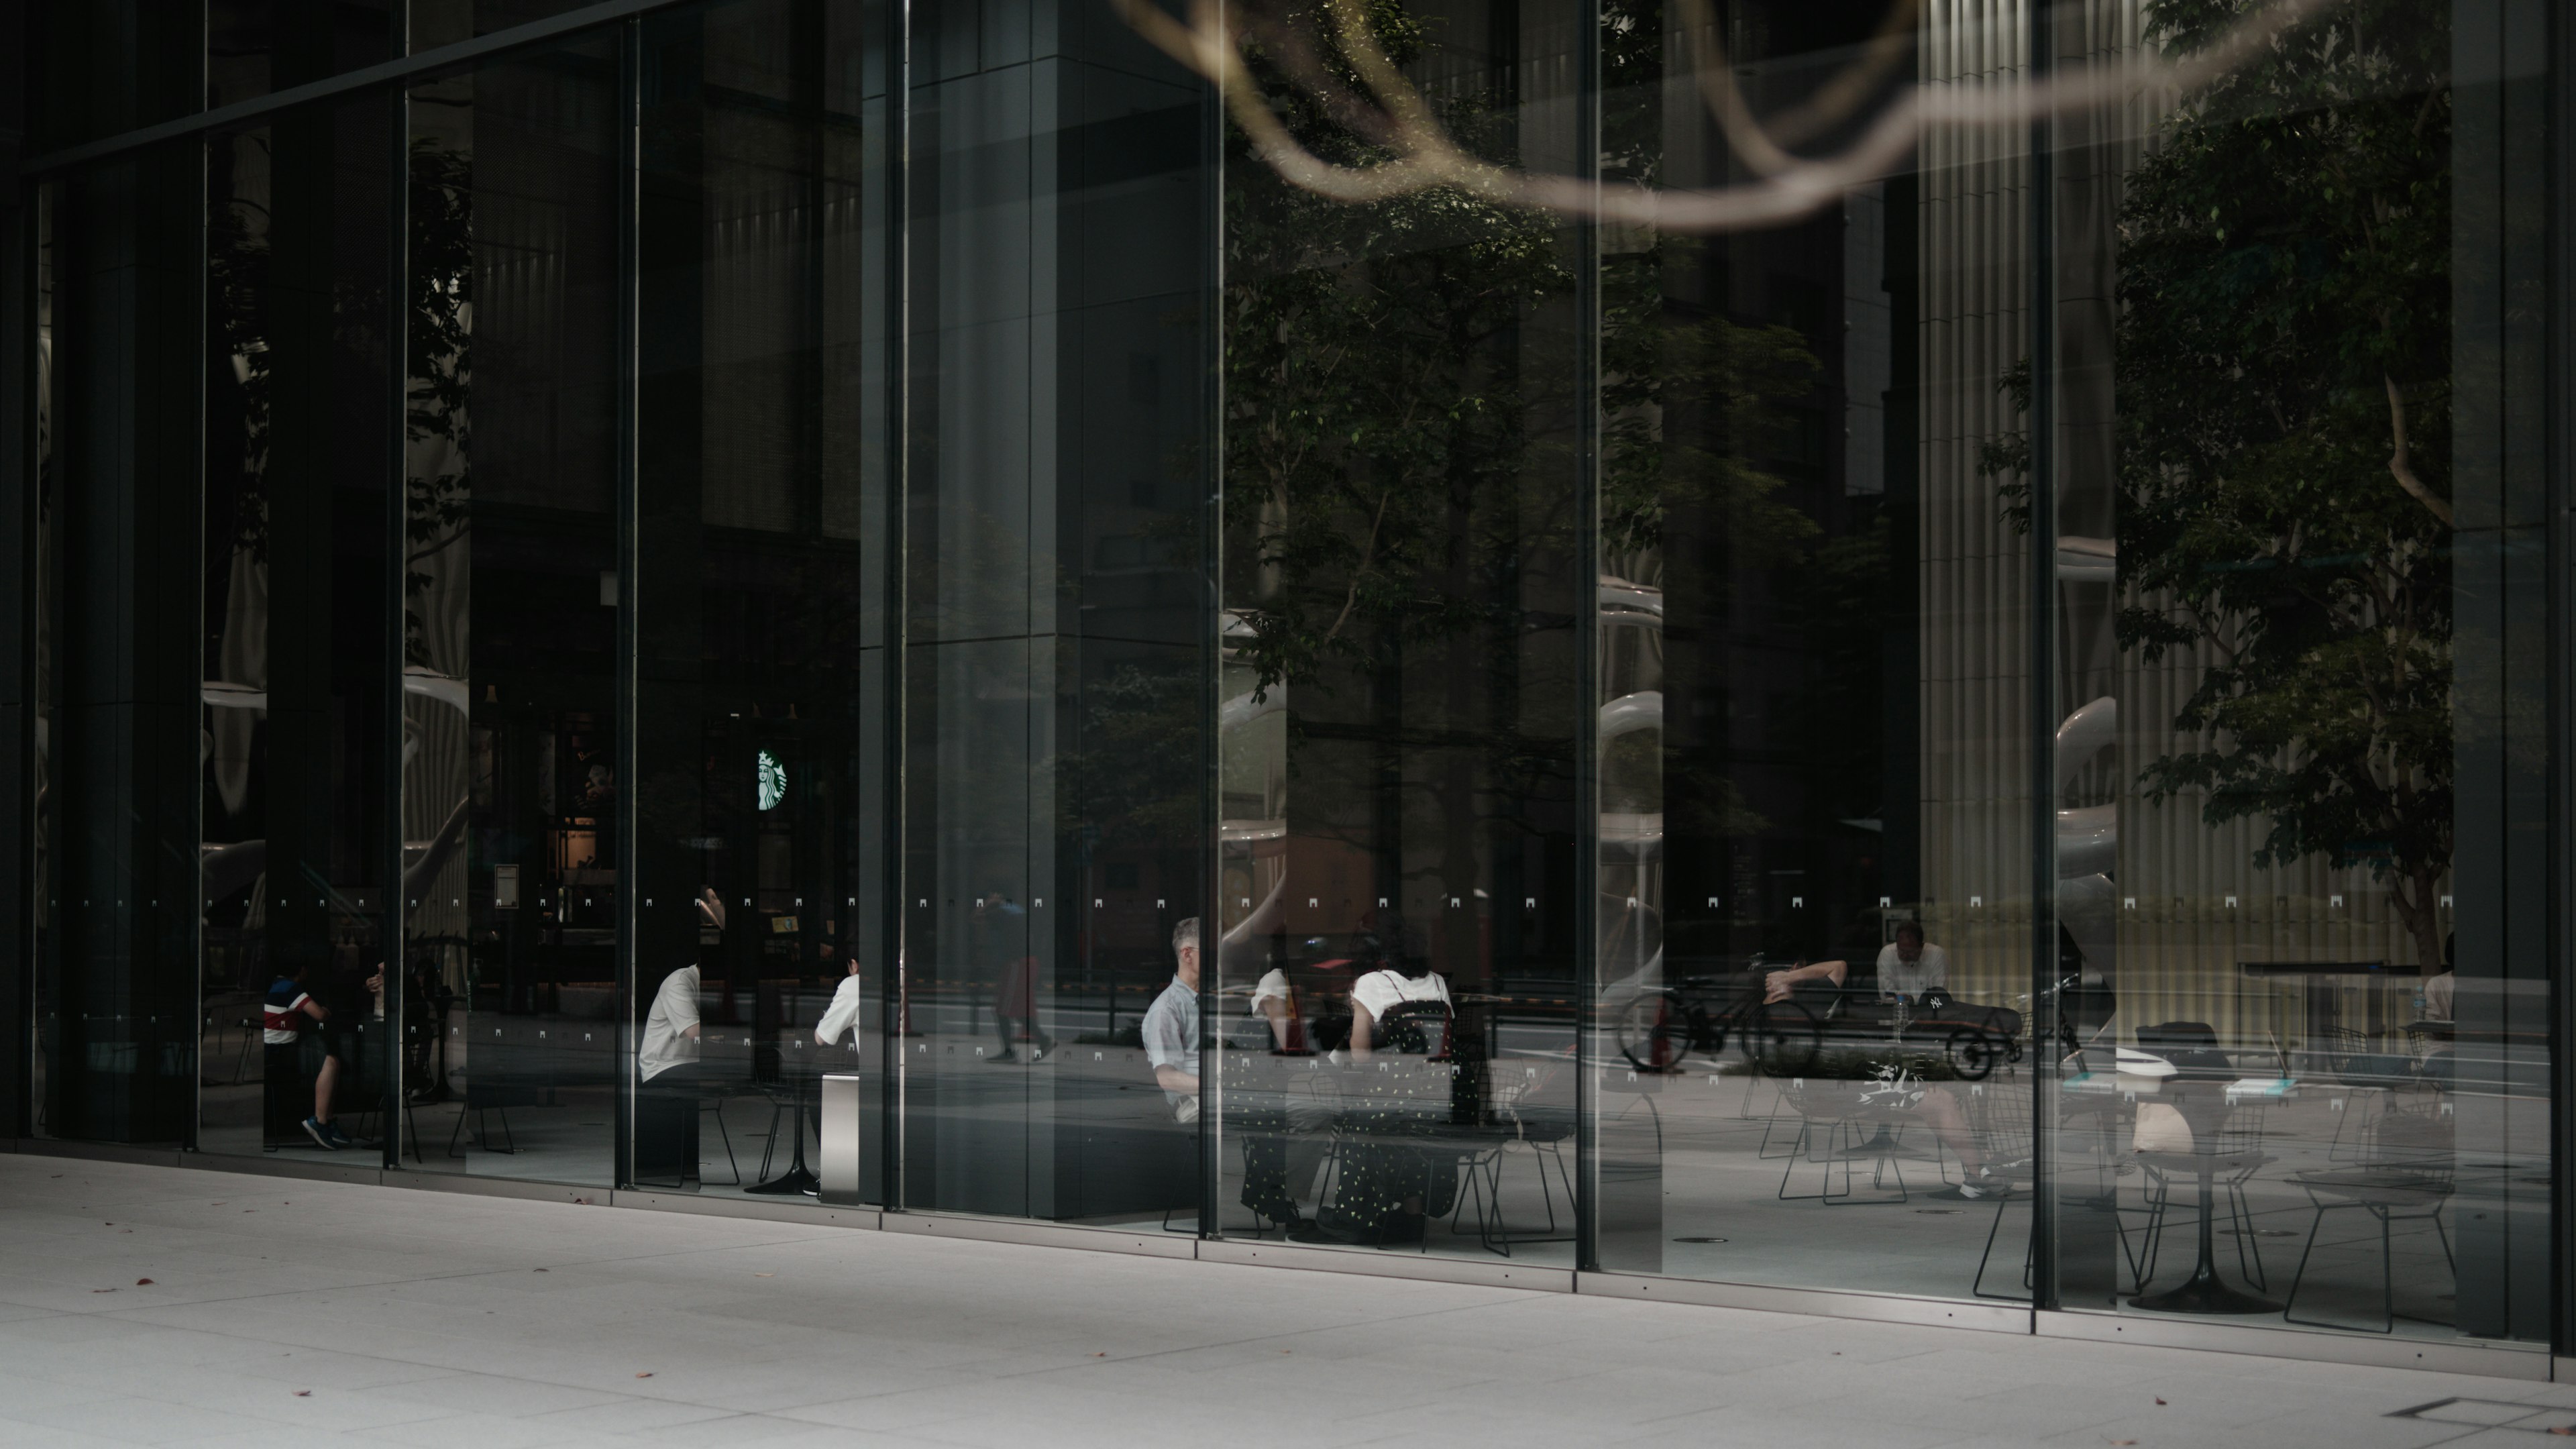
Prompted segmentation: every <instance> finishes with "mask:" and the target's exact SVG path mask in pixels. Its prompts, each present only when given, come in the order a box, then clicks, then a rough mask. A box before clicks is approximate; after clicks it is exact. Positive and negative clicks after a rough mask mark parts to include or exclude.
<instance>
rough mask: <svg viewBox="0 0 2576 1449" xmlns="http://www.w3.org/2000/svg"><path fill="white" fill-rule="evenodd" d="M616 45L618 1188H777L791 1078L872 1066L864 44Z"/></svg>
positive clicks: (833, 29)
mask: <svg viewBox="0 0 2576 1449" xmlns="http://www.w3.org/2000/svg"><path fill="white" fill-rule="evenodd" d="M642 38H643V56H644V69H643V84H644V95H643V107H644V109H643V135H642V138H641V141H642V144H641V155H642V157H643V162H644V166H643V175H642V186H643V209H642V213H641V216H640V218H639V226H640V231H639V236H638V255H639V258H640V261H641V268H642V271H641V287H642V295H641V303H642V306H641V316H642V319H643V331H642V336H641V339H640V356H641V359H642V375H641V380H640V384H639V394H638V396H639V401H640V404H641V408H640V413H639V421H640V433H639V442H640V445H641V451H640V459H641V462H640V467H639V472H638V477H637V489H638V507H637V524H636V529H637V532H636V555H637V561H636V572H637V580H636V588H635V596H636V597H635V600H634V608H635V610H636V633H637V638H638V641H639V648H640V651H641V653H640V658H639V659H638V661H637V669H638V678H639V685H638V689H639V709H640V714H639V716H638V719H637V742H636V749H637V761H638V763H637V778H638V783H639V789H640V791H641V798H640V800H639V805H638V808H639V814H638V816H637V819H636V850H637V868H638V871H639V872H640V875H639V877H638V884H637V886H636V887H635V888H636V890H637V891H638V892H639V893H640V896H641V899H640V901H639V902H638V912H637V918H638V920H639V921H640V922H641V927H640V933H639V935H638V938H637V942H636V998H635V999H636V1010H637V1013H638V1019H639V1020H640V1022H641V1023H642V1036H641V1056H640V1057H639V1059H638V1061H637V1063H636V1073H637V1087H636V1092H637V1095H636V1118H635V1122H636V1128H635V1132H636V1135H635V1148H634V1158H633V1163H632V1169H631V1172H630V1175H629V1180H630V1181H633V1182H634V1183H636V1184H637V1185H639V1186H645V1187H664V1188H672V1187H687V1188H692V1189H695V1188H700V1187H703V1188H705V1189H708V1190H728V1191H733V1190H738V1191H742V1192H747V1193H755V1194H764V1195H772V1196H785V1197H789V1198H791V1199H793V1198H797V1197H799V1196H800V1195H801V1194H803V1193H805V1192H807V1191H808V1190H810V1189H814V1188H816V1187H818V1186H819V1185H820V1184H819V1182H818V1179H817V1168H818V1165H819V1164H818V1162H817V1159H816V1157H815V1153H814V1150H813V1148H812V1147H811V1146H809V1143H811V1142H812V1140H813V1138H814V1134H815V1131H816V1127H817V1123H818V1114H817V1107H818V1103H819V1091H818V1083H817V1078H818V1076H819V1075H820V1074H821V1073H823V1072H825V1071H827V1070H828V1071H833V1072H838V1073H857V1072H860V1071H861V1070H862V1069H863V1068H864V1069H865V1070H866V1071H867V1073H868V1075H869V1078H870V1080H871V1083H873V1080H874V1078H875V1077H876V1075H877V1073H878V1070H879V1068H880V1067H881V1066H882V1063H881V1061H880V1059H879V1057H878V1053H879V1052H880V1051H881V1050H882V1049H883V1048H882V1042H883V1037H882V1035H881V1028H882V996H883V991H884V985H885V980H886V977H885V973H884V972H883V971H882V970H881V969H879V966H880V963H878V962H877V961H876V960H875V957H876V954H877V948H878V937H877V935H876V933H875V932H874V931H873V930H872V929H871V924H872V919H873V917H874V914H875V911H876V910H877V909H878V906H879V902H878V901H877V899H876V897H877V895H878V888H877V885H876V881H875V879H874V877H873V876H872V875H871V874H870V869H871V868H872V867H874V866H875V865H876V864H877V863H878V860H879V856H878V854H877V852H876V851H875V850H874V849H872V848H871V847H873V846H874V844H875V842H874V840H873V838H872V835H871V832H873V831H874V830H876V829H878V828H880V826H881V823H882V821H883V820H884V818H885V809H884V803H883V801H882V800H881V799H880V790H879V779H878V776H877V775H876V774H874V773H873V772H872V762H873V760H874V759H875V756H874V753H873V746H874V743H875V740H874V736H875V732H876V729H877V727H878V725H879V720H880V716H879V714H878V710H879V709H880V705H879V704H878V695H877V690H878V689H879V688H881V687H882V686H881V683H880V681H879V680H878V678H877V675H876V669H877V667H878V660H879V659H880V658H881V655H880V654H879V653H878V652H877V651H876V650H874V649H863V647H862V643H863V640H865V641H867V642H871V643H876V642H881V639H880V637H879V636H880V634H881V628H882V626H881V624H880V621H879V620H878V618H877V605H878V603H879V601H881V600H882V598H883V596H884V590H883V587H882V579H883V575H882V573H881V569H882V568H883V561H882V554H881V553H880V552H879V551H877V548H876V543H877V540H878V539H879V538H880V537H881V535H882V529H881V527H880V521H881V520H882V518H883V517H884V507H885V500H884V495H883V493H882V491H881V486H882V478H883V469H882V467H881V466H880V464H881V460H882V459H883V458H884V457H885V450H884V443H883V437H884V435H883V431H882V417H881V415H880V414H879V412H878V411H877V410H876V409H873V408H871V407H870V406H869V403H870V402H871V400H872V394H873V393H874V392H875V391H876V390H877V389H879V388H881V386H882V376H881V373H880V371H879V369H878V367H877V366H875V365H874V362H873V356H872V354H871V353H870V352H869V351H868V350H867V349H866V348H865V347H864V346H863V341H864V339H863V337H862V319H863V318H866V317H868V316H869V315H870V314H872V313H873V312H874V311H875V310H876V308H875V307H874V305H873V301H874V298H875V297H876V296H880V295H882V294H881V293H878V292H874V291H872V290H871V288H872V287H873V286H875V285H879V284H881V282H882V277H881V274H880V273H879V272H878V271H877V270H876V268H875V267H874V266H872V265H870V264H869V251H868V247H867V245H866V242H867V239H868V237H870V236H872V235H880V234H881V233H868V232H863V231H862V223H863V221H865V220H867V216H866V209H865V207H864V206H863V192H862V181H863V167H864V166H865V162H866V156H865V152H864V149H863V145H862V141H863V132H862V129H861V125H860V116H859V104H860V97H859V94H858V91H857V88H856V85H857V80H858V76H859V65H858V61H859V55H860V47H861V45H862V43H863V40H864V36H863V35H862V33H861V31H860V27H859V7H858V6H856V5H848V4H830V5H827V4H824V3H822V0H745V3H741V4H734V5H725V6H717V7H711V8H708V9H705V10H699V11H690V12H684V13H681V14H678V15H674V16H669V17H657V18H655V19H652V20H649V21H647V22H646V23H645V25H644V28H643V37H642ZM863 740H864V741H865V743H866V744H867V745H868V746H869V747H870V748H869V749H868V750H867V751H866V752H864V753H863V750H862V743H863ZM863 897H864V898H865V900H864V904H865V907H866V909H865V910H864V911H863V910H862V904H863V899H862V898H863ZM862 1052H864V1054H865V1060H864V1062H863V1061H862ZM863 1135H865V1136H866V1137H867V1138H868V1141H869V1144H870V1145H871V1146H873V1145H874V1135H873V1130H870V1131H869V1132H867V1133H865V1134H863ZM755 1145H756V1146H757V1148H758V1150H757V1151H756V1152H755V1151H754V1150H753V1149H754V1147H755ZM875 1158H876V1154H874V1153H868V1154H865V1155H863V1158H862V1160H863V1161H866V1162H869V1163H870V1164H873V1162H874V1160H875ZM870 1186H871V1187H873V1186H874V1184H873V1183H871V1184H870ZM880 1190H881V1189H880Z"/></svg>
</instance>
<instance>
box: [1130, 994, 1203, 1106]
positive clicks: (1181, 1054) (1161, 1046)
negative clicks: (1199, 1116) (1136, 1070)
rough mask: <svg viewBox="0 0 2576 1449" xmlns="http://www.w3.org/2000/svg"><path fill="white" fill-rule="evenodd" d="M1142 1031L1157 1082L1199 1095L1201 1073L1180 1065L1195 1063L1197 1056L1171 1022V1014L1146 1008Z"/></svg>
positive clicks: (1172, 1088)
mask: <svg viewBox="0 0 2576 1449" xmlns="http://www.w3.org/2000/svg"><path fill="white" fill-rule="evenodd" d="M1140 1035H1142V1036H1143V1037H1144V1039H1145V1060H1147V1061H1149V1062H1151V1063H1153V1065H1154V1085H1155V1086H1158V1087H1160V1088H1162V1089H1163V1090H1164V1091H1166V1092H1177V1093H1179V1094H1181V1095H1183V1096H1196V1095H1198V1090H1199V1074H1198V1073H1196V1072H1193V1071H1188V1070H1185V1069H1184V1068H1183V1067H1182V1066H1181V1063H1183V1062H1188V1063H1190V1064H1191V1065H1193V1066H1195V1065H1197V1063H1198V1058H1197V1056H1196V1055H1195V1054H1193V1053H1192V1052H1191V1051H1190V1049H1189V1043H1188V1042H1187V1041H1185V1040H1183V1039H1182V1036H1181V1034H1180V1032H1179V1031H1177V1030H1175V1029H1174V1028H1173V1027H1172V1026H1171V1025H1170V1018H1168V1017H1166V1016H1164V1015H1162V1014H1161V1013H1160V1012H1159V1011H1151V1010H1149V1011H1147V1012H1146V1013H1145V1024H1144V1026H1143V1027H1142V1028H1141V1030H1140Z"/></svg>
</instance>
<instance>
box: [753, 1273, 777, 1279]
mask: <svg viewBox="0 0 2576 1449" xmlns="http://www.w3.org/2000/svg"><path fill="white" fill-rule="evenodd" d="M751 1276H753V1277H754V1278H775V1277H777V1276H778V1275H777V1274H775V1273H754V1274H752V1275H751Z"/></svg>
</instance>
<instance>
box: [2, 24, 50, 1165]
mask: <svg viewBox="0 0 2576 1449" xmlns="http://www.w3.org/2000/svg"><path fill="white" fill-rule="evenodd" d="M20 33H22V34H23V33H24V30H23V23H22V30H21V32H20ZM27 86H28V76H27V73H26V60H25V55H24V48H23V47H13V48H12V50H11V53H9V54H8V55H6V56H0V95H7V96H13V97H17V98H20V100H21V101H23V99H24V97H25V95H26V91H27ZM17 121H18V118H17V117H15V116H0V127H9V128H14V127H15V126H16V125H17ZM37 191H38V187H37V186H36V185H33V184H28V185H23V186H22V185H21V184H19V183H18V182H17V179H16V178H15V177H12V178H10V182H9V184H8V185H7V186H6V189H5V190H0V339H6V341H5V343H0V345H5V347H6V349H7V350H6V352H5V353H0V458H16V459H17V460H18V462H17V464H16V465H15V466H14V467H9V468H0V475H6V476H14V477H15V478H16V479H17V480H18V482H17V484H16V486H15V488H14V489H13V490H11V491H10V492H9V513H8V517H9V518H10V519H11V521H12V524H13V527H12V532H13V534H14V535H15V540H16V541H15V545H14V547H13V549H12V551H11V553H10V554H9V558H8V563H7V565H6V568H7V570H8V573H7V575H6V577H7V578H8V583H9V590H8V595H7V597H6V599H5V601H0V620H5V624H0V627H5V628H6V629H7V634H6V639H7V641H8V642H7V643H5V644H0V653H5V656H6V667H7V669H8V677H7V681H6V683H5V684H0V701H5V702H6V706H5V713H0V752H5V753H0V760H5V761H6V764H5V766H0V768H5V770H6V771H7V773H6V775H5V777H0V816H5V818H7V819H9V820H11V821H13V822H15V824H14V825H12V826H11V827H10V829H9V833H8V836H7V839H6V842H5V843H0V861H5V866H0V892H5V895H0V920H5V921H6V923H7V924H6V927H5V931H0V941H6V942H9V943H10V944H11V946H12V947H13V948H14V949H12V951H11V954H12V956H13V957H14V958H15V959H16V960H17V961H19V962H21V963H24V964H23V967H22V969H20V970H17V971H15V972H12V973H9V974H8V975H7V977H6V979H5V980H0V1133H6V1134H7V1135H9V1136H11V1137H23V1136H26V1135H27V1125H28V1122H29V1120H30V1118H31V1116H32V1114H31V1113H30V1112H29V1110H28V1102H27V1097H28V1092H27V1088H28V1087H29V1086H30V1085H31V1084H32V1083H33V1081H34V1076H33V1074H32V1073H31V1072H30V1071H29V1070H28V1068H29V1066H30V1063H29V1062H28V1060H27V1056H26V1053H27V1048H28V1044H29V1042H30V1041H31V1040H32V1039H33V1038H32V1037H31V1036H30V1035H29V1033H28V1030H27V1023H28V1019H29V1017H30V1016H31V1015H32V1014H33V1011H34V1005H35V982H36V971H37V970H38V969H39V968H38V966H37V960H38V958H37V955H36V930H35V923H36V890H37V888H38V886H39V885H40V884H41V883H40V882H39V881H38V880H37V877H36V869H35V864H36V831H37V829H38V825H37V820H36V811H35V800H36V778H35V766H36V751H35V736H36V722H37V720H38V719H39V718H41V714H40V712H39V710H38V705H39V703H40V701H41V699H42V695H41V694H40V692H39V690H38V687H37V682H36V621H37V619H38V618H39V617H41V611H42V609H43V600H42V597H41V594H40V592H39V590H40V584H39V580H40V579H41V578H42V576H43V570H42V568H41V565H40V563H39V560H40V558H41V553H42V545H41V544H40V542H39V540H40V539H41V538H42V536H43V529H42V517H41V514H40V512H39V508H40V505H39V502H38V499H39V496H40V489H41V486H42V485H41V482H40V479H39V477H38V474H37V471H36V464H37V456H36V368H35V359H36V290H37V283H36V228H37V206H36V202H35V198H36V194H37Z"/></svg>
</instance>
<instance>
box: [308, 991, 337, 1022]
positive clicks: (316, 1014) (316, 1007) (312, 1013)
mask: <svg viewBox="0 0 2576 1449" xmlns="http://www.w3.org/2000/svg"><path fill="white" fill-rule="evenodd" d="M304 1014H305V1015H306V1016H309V1017H311V1018H313V1019H314V1020H315V1021H329V1020H330V1019H331V1008H329V1007H327V1006H324V1005H323V1004H322V1003H321V1002H318V1001H316V1000H314V999H313V997H312V995H311V994H310V993H307V994H306V995H305V998H304Z"/></svg>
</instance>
